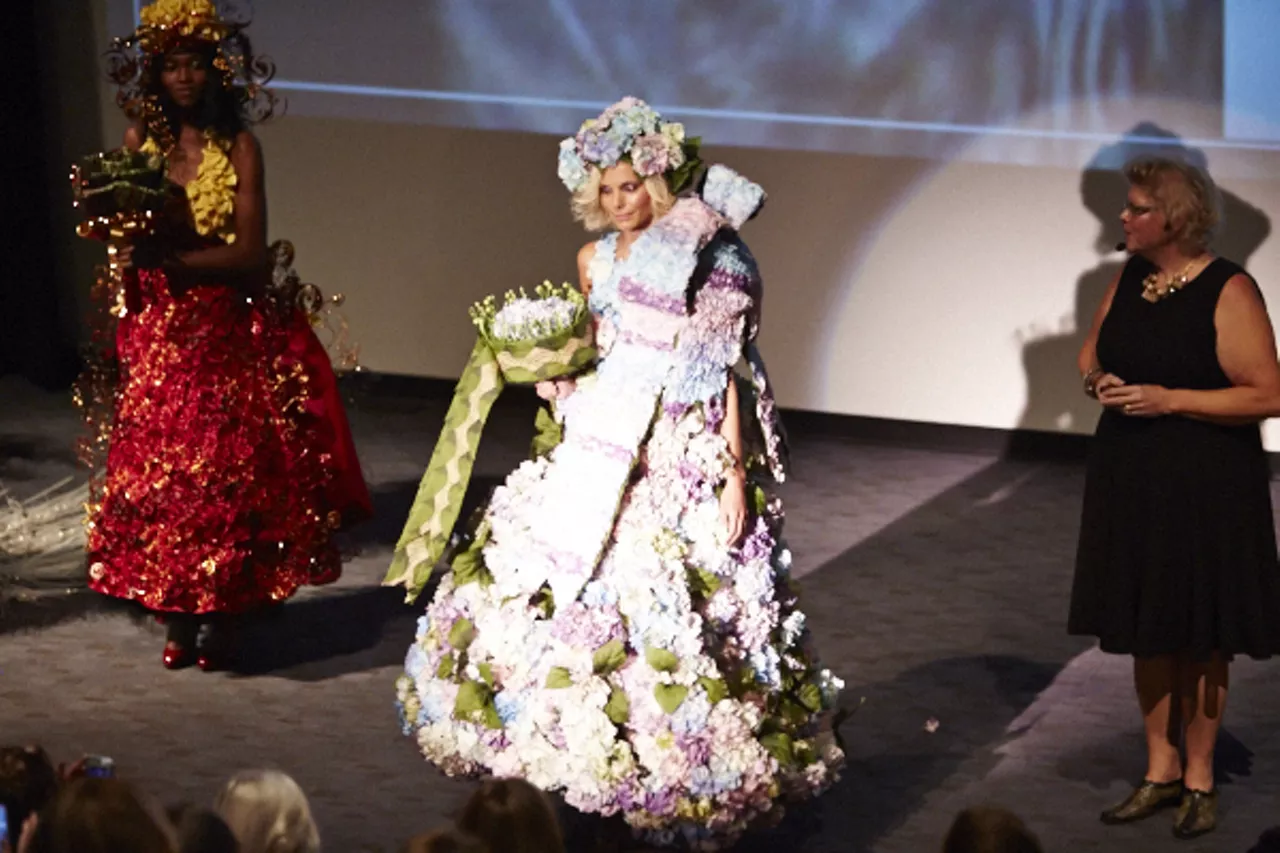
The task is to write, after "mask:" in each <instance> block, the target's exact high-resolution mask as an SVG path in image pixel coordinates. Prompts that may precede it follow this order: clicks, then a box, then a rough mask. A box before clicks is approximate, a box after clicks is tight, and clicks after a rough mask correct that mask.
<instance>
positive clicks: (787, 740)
mask: <svg viewBox="0 0 1280 853" xmlns="http://www.w3.org/2000/svg"><path fill="white" fill-rule="evenodd" d="M760 745H761V746H763V747H764V748H765V751H766V752H768V753H769V754H770V755H772V756H773V757H774V758H775V759H776V760H777V762H778V764H780V765H781V766H783V767H790V766H791V765H792V764H794V763H795V750H794V749H793V748H792V744H791V735H789V734H786V733H785V732H775V733H773V734H770V735H765V736H764V737H762V738H760Z"/></svg>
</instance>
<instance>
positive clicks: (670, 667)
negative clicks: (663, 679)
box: [644, 646, 680, 672]
mask: <svg viewBox="0 0 1280 853" xmlns="http://www.w3.org/2000/svg"><path fill="white" fill-rule="evenodd" d="M644 659H645V660H646V661H648V663H649V666H651V667H653V668H654V669H656V670H657V671H658V672H675V671H676V667H678V666H680V659H679V658H678V657H676V656H675V655H674V654H673V653H671V652H669V651H667V650H666V649H660V648H658V647H657V646H647V647H646V648H645V650H644Z"/></svg>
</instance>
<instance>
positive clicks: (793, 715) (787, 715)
mask: <svg viewBox="0 0 1280 853" xmlns="http://www.w3.org/2000/svg"><path fill="white" fill-rule="evenodd" d="M778 713H779V714H781V715H782V719H784V720H785V721H786V723H787V726H788V727H789V728H793V729H794V728H796V727H798V726H803V725H804V724H805V723H807V722H809V712H808V711H807V710H805V707H804V706H803V705H801V704H800V703H799V702H796V701H794V700H792V699H789V698H787V697H783V699H782V701H781V702H779V703H778Z"/></svg>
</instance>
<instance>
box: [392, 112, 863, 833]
mask: <svg viewBox="0 0 1280 853" xmlns="http://www.w3.org/2000/svg"><path fill="white" fill-rule="evenodd" d="M559 171H560V177H561V179H562V180H563V182H564V183H565V185H566V186H567V187H568V188H569V190H570V191H571V192H572V193H573V194H574V197H573V208H574V212H575V215H576V216H577V218H578V219H579V220H581V221H583V222H584V224H585V225H586V226H587V227H588V228H590V229H596V230H603V229H604V228H610V227H611V228H612V229H613V230H612V232H611V233H609V234H608V235H607V236H605V237H604V238H602V239H600V240H598V241H596V242H594V243H591V244H589V245H587V246H585V247H584V248H583V250H582V252H580V254H579V258H578V260H579V269H580V273H581V279H582V287H583V289H584V290H585V291H587V292H588V293H589V304H590V306H591V308H592V311H593V313H594V314H595V316H596V318H597V338H598V341H599V346H600V350H601V356H602V357H601V358H600V360H599V362H598V364H597V366H596V368H595V369H594V371H592V372H590V373H589V374H587V375H585V376H581V377H579V378H578V379H577V381H576V382H574V381H562V382H559V383H554V384H553V383H544V384H543V385H541V386H539V393H540V394H541V395H542V396H543V397H544V398H548V399H554V401H555V403H554V405H555V407H556V409H557V417H558V418H559V419H560V420H561V421H562V423H563V425H564V431H563V440H562V442H561V443H560V444H559V445H558V446H557V447H555V449H554V450H552V451H551V452H550V453H549V454H544V455H542V456H540V457H538V458H536V459H532V460H530V461H527V462H525V463H524V464H522V465H521V466H520V467H519V468H517V469H516V470H515V471H514V472H512V473H511V475H510V476H509V477H508V478H507V480H506V482H505V483H504V484H503V485H502V486H500V487H498V488H497V489H496V490H495V492H494V494H493V496H492V498H491V500H490V502H489V504H488V505H487V507H486V508H485V511H484V512H483V514H482V517H481V518H480V519H479V520H478V521H477V523H476V524H475V525H474V527H473V528H472V530H471V532H470V534H469V538H468V539H467V540H465V542H464V547H463V548H462V549H461V552H460V553H458V554H457V556H455V557H454V559H453V563H452V570H451V571H450V572H449V573H447V574H446V575H445V576H444V578H443V580H442V581H441V582H440V585H439V587H438V588H437V590H436V592H435V596H434V599H433V601H432V602H431V604H430V606H429V607H428V608H427V612H426V615H425V616H424V617H423V618H422V619H421V620H419V624H418V632H417V638H416V640H415V642H414V644H413V645H412V646H411V647H410V649H409V652H408V656H407V660H406V665H405V669H406V672H405V674H404V675H403V676H402V677H401V678H400V679H399V681H398V684H397V689H398V704H399V707H400V709H401V714H402V720H403V725H404V730H405V732H406V734H411V735H412V736H413V737H415V739H416V740H417V743H418V745H419V746H420V748H421V750H422V752H423V753H424V754H425V755H426V757H427V758H428V759H429V760H431V761H432V762H434V763H436V764H438V765H439V766H440V767H441V768H442V769H443V770H444V771H445V772H446V773H448V774H450V775H495V776H518V777H523V778H525V779H527V780H529V781H530V782H532V783H533V784H535V785H537V786H539V787H540V788H543V789H544V790H548V791H556V792H560V793H562V795H563V796H564V798H565V800H566V801H567V802H568V803H569V804H570V805H572V806H574V807H575V808H577V809H580V810H582V811H584V812H593V813H599V814H602V815H613V814H619V813H620V814H622V815H623V816H624V817H625V819H626V821H627V822H628V823H629V824H631V826H632V827H633V828H634V829H635V830H636V831H637V832H639V833H640V834H641V835H643V836H645V837H646V838H647V839H648V840H649V841H653V842H658V843H676V842H684V843H687V844H691V845H694V846H697V847H714V846H719V845H723V844H725V843H729V842H731V841H732V840H733V839H734V838H735V837H736V836H737V835H739V834H740V833H741V832H742V831H743V830H744V829H746V828H747V827H749V826H751V825H752V824H754V823H757V822H759V821H760V820H761V819H762V818H763V817H764V816H765V814H766V812H771V813H772V814H771V816H772V817H775V818H776V816H777V814H778V809H777V807H776V803H777V801H778V800H779V799H782V798H802V797H805V796H811V795H814V794H816V793H818V792H820V791H822V790H823V789H825V788H826V787H828V786H829V785H830V784H831V783H832V782H833V781H834V779H835V775H836V772H837V770H838V768H839V766H840V764H841V762H842V759H843V756H842V754H841V753H840V750H839V749H838V747H837V746H836V745H835V743H834V739H833V738H832V736H831V732H830V722H829V720H830V712H831V711H832V710H833V709H834V706H835V702H836V699H837V693H838V690H839V688H840V686H841V682H840V681H839V679H837V678H835V677H834V676H832V675H831V674H830V673H829V672H828V671H826V670H824V669H821V668H820V667H819V666H818V664H817V661H816V658H815V656H814V654H813V652H812V650H811V649H810V648H809V643H808V640H809V634H808V632H807V631H806V629H805V621H804V614H803V613H801V612H800V610H799V609H797V601H796V598H795V595H794V594H793V592H792V590H791V588H790V584H789V573H788V567H789V564H790V554H789V552H788V551H787V548H786V546H785V545H784V544H783V542H782V540H781V538H780V531H781V525H782V510H781V506H780V504H779V502H778V501H777V500H776V499H775V498H774V497H773V496H772V495H771V494H770V493H769V492H768V491H766V490H765V487H764V486H765V484H766V483H767V481H768V480H770V479H781V478H782V475H783V464H784V460H783V455H784V447H783V440H782V434H781V430H780V425H779V423H778V421H777V416H776V412H775V409H774V404H773V397H772V394H771V391H770V389H769V386H768V381H767V378H766V375H765V372H764V366H763V362H762V361H761V360H760V357H759V353H758V352H757V350H756V348H755V346H754V344H753V341H754V339H755V335H756V331H757V323H758V319H759V307H760V295H761V294H760V277H759V272H758V270H757V267H756V264H755V261H754V259H753V258H752V257H751V254H750V253H749V252H748V250H747V248H746V246H745V245H744V244H743V243H742V241H741V240H740V239H739V238H738V236H737V228H738V227H739V226H740V225H741V224H742V223H743V222H745V221H746V220H747V219H748V218H750V217H751V216H752V215H754V213H755V212H756V210H757V209H758V208H759V206H760V204H761V203H762V202H763V197H764V194H763V192H762V191H761V190H760V188H759V187H758V186H756V185H754V184H751V183H750V182H748V181H746V180H745V179H744V178H742V177H740V176H738V175H736V174H734V173H733V172H731V171H730V170H728V169H726V168H724V167H722V166H713V167H712V168H711V169H710V170H707V171H706V172H705V175H704V176H703V177H702V180H701V192H700V194H692V193H685V194H684V195H681V193H682V191H685V190H686V189H687V188H688V187H689V186H691V185H693V184H694V181H695V179H696V178H697V177H698V176H699V175H700V174H701V173H702V172H703V170H702V166H701V163H700V162H699V160H698V157H697V141H696V140H693V139H685V137H684V131H683V128H682V127H681V126H680V125H678V124H675V123H670V122H666V121H663V120H662V119H661V118H660V116H658V115H657V113H655V112H654V111H653V110H652V109H651V108H649V107H648V106H647V105H646V104H644V103H643V102H641V101H638V100H636V99H633V98H628V99H625V100H623V101H621V102H619V103H618V104H616V105H614V106H613V107H610V108H609V109H608V110H606V111H605V112H604V113H603V114H602V115H601V116H600V117H599V118H597V119H595V120H593V121H589V122H587V123H586V124H584V126H583V128H582V130H581V131H580V132H579V133H578V134H577V136H575V137H573V138H570V139H567V140H565V141H564V143H563V144H562V146H561V154H560V169H559ZM743 356H745V357H746V360H747V361H748V363H749V364H750V366H751V370H752V374H753V379H754V382H753V383H752V382H748V381H745V380H739V379H737V378H736V374H735V373H734V370H733V368H734V366H735V364H736V363H737V362H738V361H739V359H740V358H741V357H743ZM413 545H414V541H413V537H412V536H411V535H408V534H407V536H406V539H403V540H402V543H401V548H402V549H407V551H408V552H409V553H412V552H413V551H414V547H413ZM419 550H420V549H419Z"/></svg>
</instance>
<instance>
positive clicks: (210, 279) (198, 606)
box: [88, 0, 370, 669]
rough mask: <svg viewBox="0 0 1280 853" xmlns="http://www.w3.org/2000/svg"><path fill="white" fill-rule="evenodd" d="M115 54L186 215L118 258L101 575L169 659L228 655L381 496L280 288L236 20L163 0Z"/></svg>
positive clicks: (254, 101)
mask: <svg viewBox="0 0 1280 853" xmlns="http://www.w3.org/2000/svg"><path fill="white" fill-rule="evenodd" d="M114 53H115V55H116V57H117V59H118V58H120V57H124V58H125V60H126V61H125V62H116V63H114V70H115V71H116V72H118V80H119V82H121V84H122V97H121V101H122V103H124V104H125V106H126V109H128V110H130V112H131V114H132V116H133V117H134V118H135V120H136V122H137V123H136V124H135V125H134V126H133V127H131V128H130V129H129V130H128V132H127V133H126V134H125V145H126V146H128V147H129V148H132V149H136V150H142V151H147V152H154V153H157V154H160V155H163V157H164V158H165V164H166V169H167V174H168V177H169V180H170V181H171V182H172V183H173V185H174V187H173V190H174V195H175V199H176V208H177V212H176V215H175V216H173V217H166V221H168V220H169V219H172V220H173V222H176V223H177V224H176V225H172V224H171V225H170V227H166V228H164V229H163V230H162V232H161V233H157V234H155V235H153V236H152V237H150V238H147V239H145V240H141V241H138V242H136V243H134V245H132V246H131V247H130V248H128V249H125V250H123V251H122V252H121V253H120V255H119V256H118V260H119V261H120V262H122V263H124V264H125V265H127V267H128V269H127V271H126V275H125V285H126V286H125V294H124V300H123V309H122V311H121V312H120V314H121V317H120V321H119V325H118V329H117V335H116V353H117V356H118V361H119V365H120V369H121V372H120V382H119V387H118V390H117V391H116V394H115V410H114V418H113V422H112V425H111V433H110V446H109V450H108V455H107V465H106V471H105V476H104V478H103V480H102V481H101V488H100V493H99V494H98V496H97V500H96V501H95V502H94V503H93V505H92V507H91V515H90V522H89V541H88V548H89V578H90V585H91V586H92V587H93V588H94V589H96V590H97V591H99V592H101V593H104V594H106V595H111V596H115V597H118V598H123V599H130V600H133V601H137V602H139V603H141V604H142V605H144V606H145V607H147V608H149V609H151V610H153V611H156V612H158V613H160V614H162V615H163V617H164V621H165V623H166V625H167V627H168V632H167V638H166V643H165V648H164V655H163V661H164V664H165V666H167V667H169V668H179V667H183V666H187V665H190V664H191V663H198V664H199V666H200V667H201V668H202V669H218V668H221V667H223V666H225V665H226V664H227V663H228V662H229V657H230V653H231V651H232V644H231V641H230V637H231V631H230V628H231V619H232V617H234V616H235V615H237V614H240V613H243V612H245V611H248V610H250V609H252V608H254V607H255V606H257V605H261V604H264V603H269V602H279V601H283V600H284V599H286V598H288V597H289V596H291V595H292V594H293V593H294V592H295V591H296V590H297V589H298V588H299V587H300V586H303V585H304V584H322V583H328V582H331V581H333V580H336V579H337V577H338V575H339V573H340V571H341V560H340V556H339V553H338V550H337V548H336V547H335V545H334V542H333V538H332V537H333V534H334V533H335V531H336V530H337V529H338V528H339V527H341V526H342V525H343V524H344V523H345V522H347V521H351V520H354V519H356V518H359V517H361V516H364V515H367V514H368V513H369V510H370V504H369V493H368V490H367V488H366V486H365V483H364V479H363V477H362V475H361V472H360V466H359V462H358V460H357V459H356V455H355V449H354V445H353V444H352V441H351V435H350V431H349V429H348V427H347V423H346V417H345V414H344V413H343V410H342V403H341V399H340V397H339V396H338V394H337V392H336V386H335V378H334V375H333V372H332V369H331V368H330V365H329V362H328V358H327V356H326V354H325V352H324V349H323V347H322V346H321V345H320V342H319V341H318V340H317V339H316V337H315V334H314V332H313V331H312V329H311V326H310V323H309V322H308V318H307V315H306V314H305V313H304V312H303V311H302V310H301V309H300V308H299V307H298V305H297V304H296V303H295V302H294V301H293V300H291V299H286V298H282V297H280V296H279V295H278V294H273V293H272V289H271V287H270V281H271V276H270V272H269V269H268V252H267V242H266V233H267V227H266V198H265V193H264V189H263V165H262V154H261V151H260V149H259V146H258V143H257V140H256V139H255V138H254V136H253V135H252V134H251V133H250V132H249V130H248V129H247V125H248V123H249V121H250V120H256V119H261V118H264V117H265V115H269V113H270V100H269V96H266V94H265V92H264V91H263V90H261V89H260V88H259V87H258V85H257V84H256V83H255V82H254V79H255V78H254V75H255V74H256V73H258V72H259V71H260V70H261V66H260V65H259V64H255V63H254V62H253V60H252V58H251V54H250V52H249V45H248V41H247V39H246V38H245V37H244V35H243V33H242V32H241V25H240V24H237V23H233V22H227V21H224V20H223V19H221V18H219V17H218V14H217V12H216V10H215V9H214V7H213V6H212V4H211V3H210V2H208V0H158V2H156V3H155V4H153V5H152V6H149V7H147V8H145V9H143V11H142V24H141V25H140V26H139V28H138V30H137V31H136V32H135V33H134V34H133V36H131V37H130V38H128V39H125V40H122V41H120V42H117V44H116V46H115V51H114ZM255 105H256V110H255ZM264 106H265V109H264V108H263V107H264Z"/></svg>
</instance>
